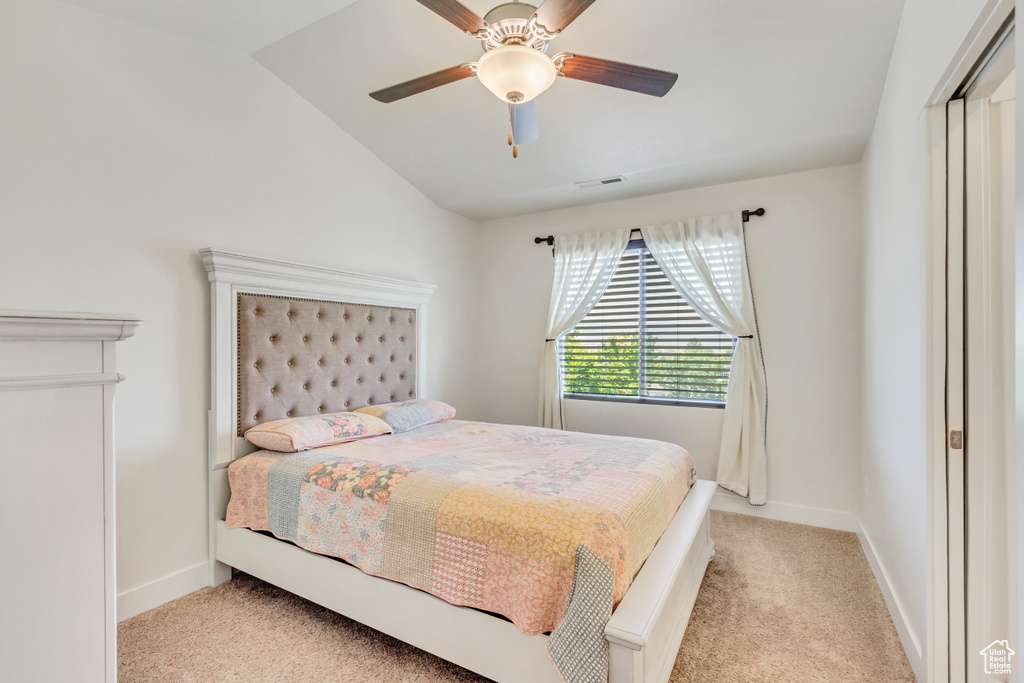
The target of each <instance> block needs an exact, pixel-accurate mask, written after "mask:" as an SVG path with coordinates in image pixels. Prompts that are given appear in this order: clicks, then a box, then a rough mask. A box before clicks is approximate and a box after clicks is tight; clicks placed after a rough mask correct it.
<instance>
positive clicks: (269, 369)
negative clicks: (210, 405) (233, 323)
mask: <svg viewBox="0 0 1024 683" xmlns="http://www.w3.org/2000/svg"><path fill="white" fill-rule="evenodd" d="M237 305H238V354H237V355H238V368H237V378H238V380H237V381H238V435H239V436H242V435H243V434H244V433H245V430H247V429H249V428H251V427H254V426H256V425H257V424H261V423H264V422H270V421H273V420H280V419H284V418H288V417H301V416H304V415H316V414H318V413H333V412H339V411H346V410H356V409H357V408H362V407H363V406H366V405H373V404H381V403H390V402H393V401H402V400H406V399H408V398H414V397H415V392H416V311H415V309H408V308H387V307H381V306H367V305H364V304H349V303H342V302H337V301H322V300H317V299H297V298H294V297H282V296H273V295H264V294H239V295H238V300H237Z"/></svg>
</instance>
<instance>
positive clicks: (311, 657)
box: [118, 512, 914, 683]
mask: <svg viewBox="0 0 1024 683" xmlns="http://www.w3.org/2000/svg"><path fill="white" fill-rule="evenodd" d="M711 531H712V537H713V538H714V539H715V549H716V555H715V558H714V560H712V562H711V565H710V566H709V567H708V573H707V575H706V576H705V578H704V583H703V585H702V586H701V591H700V595H699V596H698V598H697V604H696V606H695V608H694V612H693V616H692V617H691V618H690V625H689V627H688V628H687V630H686V636H685V638H684V639H683V645H682V648H681V649H680V651H679V656H678V658H677V659H676V664H675V668H674V670H673V672H672V679H671V680H672V682H673V683H683V682H689V681H702V682H703V681H707V682H719V681H728V682H730V683H732V682H739V681H758V682H760V681H764V682H766V683H767V682H769V681H771V682H773V683H775V682H779V681H783V682H793V683H802V682H804V681H837V682H839V681H842V682H843V683H848V682H853V681H870V682H871V683H881V682H883V681H914V675H913V673H912V672H911V670H910V665H909V663H908V662H907V658H906V656H905V655H904V653H903V649H902V647H901V646H900V642H899V638H898V637H897V635H896V630H895V628H894V627H893V625H892V621H891V620H890V618H889V613H888V612H887V610H886V608H885V603H884V602H883V600H882V595H881V593H880V592H879V589H878V585H877V584H876V583H875V580H874V577H873V576H872V574H871V569H870V568H869V567H868V563H867V560H866V559H865V557H864V553H863V551H862V550H861V548H860V544H859V543H858V541H857V537H856V536H855V535H854V534H850V533H843V532H839V531H828V530H825V529H818V528H814V527H807V526H800V525H797V524H786V523H784V522H774V521H768V520H762V519H757V518H754V517H746V516H743V515H733V514H728V513H719V512H713V513H712V518H711ZM118 638H119V642H118V676H119V680H120V682H121V683H135V682H136V681H138V682H143V681H144V682H146V683H163V682H165V681H167V682H169V681H195V682H197V683H198V682H202V683H206V682H207V681H211V682H212V681H246V682H248V681H252V682H264V681H266V682H274V683H284V682H286V681H296V682H298V681H302V682H303V683H310V682H318V681H338V682H349V681H351V682H357V681H359V682H361V681H368V682H374V683H375V682H381V683H383V682H385V681H400V682H401V683H435V682H440V681H458V682H463V681H465V682H469V681H472V682H474V683H480V682H483V681H484V680H485V679H483V678H481V677H479V676H477V675H475V674H472V673H470V672H468V671H466V670H464V669H460V668H459V667H457V666H454V665H452V664H448V663H447V662H444V661H442V660H440V659H438V658H436V657H434V656H432V655H428V654H426V653H424V652H422V651H420V650H417V649H416V648H414V647H411V646H409V645H405V644H404V643H401V642H399V641H397V640H394V639H393V638H389V637H387V636H384V635H381V634H379V633H377V632H375V631H373V630H371V629H369V628H366V627H365V626H362V625H360V624H357V623H355V622H353V621H350V620H348V619H346V618H344V617H341V616H338V615H337V614H334V613H332V612H330V611H328V610H326V609H323V608H321V607H318V606H316V605H314V604H312V603H309V602H306V601H305V600H302V599H300V598H297V597H295V596H293V595H291V594H289V593H286V592H284V591H282V590H279V589H277V588H274V587H272V586H269V585H267V584H265V583H263V582H261V581H258V580H256V579H253V578H251V577H247V576H239V577H236V578H235V580H233V581H230V582H229V583H226V584H224V585H223V586H220V587H218V588H204V589H203V590H200V591H197V592H196V593H192V594H191V595H187V596H185V597H183V598H181V599H179V600H175V601H174V602H170V603H168V604H166V605H163V606H161V607H158V608H157V609H154V610H152V611H149V612H146V613H145V614H140V615H139V616H137V617H133V618H131V619H127V620H125V621H123V622H121V624H120V626H119V628H118Z"/></svg>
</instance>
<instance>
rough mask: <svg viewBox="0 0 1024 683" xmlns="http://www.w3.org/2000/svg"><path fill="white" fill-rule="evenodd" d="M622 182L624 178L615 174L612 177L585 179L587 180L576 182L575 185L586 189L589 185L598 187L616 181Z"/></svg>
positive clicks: (612, 183) (613, 183) (615, 182)
mask: <svg viewBox="0 0 1024 683" xmlns="http://www.w3.org/2000/svg"><path fill="white" fill-rule="evenodd" d="M624 182H626V178H625V177H624V176H620V175H617V176H615V177H614V178H601V179H600V180H587V181H585V182H582V183H576V186H577V187H579V188H580V189H582V190H586V189H587V188H590V187H600V186H602V185H615V184H617V183H624Z"/></svg>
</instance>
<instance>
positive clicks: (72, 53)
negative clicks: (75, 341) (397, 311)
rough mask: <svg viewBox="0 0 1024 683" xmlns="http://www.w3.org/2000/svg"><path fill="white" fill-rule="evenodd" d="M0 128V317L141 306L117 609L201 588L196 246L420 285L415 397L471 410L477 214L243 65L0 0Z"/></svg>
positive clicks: (202, 451)
mask: <svg viewBox="0 0 1024 683" xmlns="http://www.w3.org/2000/svg"><path fill="white" fill-rule="evenodd" d="M0 121H2V122H3V125H2V126H0V308H40V309H60V310H100V311H113V312H122V313H133V314H138V315H141V316H142V317H144V318H145V323H144V324H143V325H142V327H141V328H140V330H139V332H138V334H137V335H136V337H135V338H133V339H131V340H129V341H126V342H124V343H123V344H120V345H119V350H118V353H119V361H118V366H119V370H120V371H121V372H123V373H124V374H125V375H127V378H128V379H127V381H126V382H125V383H123V384H122V385H121V386H120V387H119V388H118V390H117V400H116V413H117V444H116V446H117V473H116V474H117V497H118V517H117V525H118V550H119V553H118V560H119V561H118V585H119V590H120V592H125V591H128V593H127V595H128V599H127V600H126V601H124V602H126V603H127V605H126V609H127V610H128V611H129V612H130V611H134V610H136V609H140V608H143V607H149V606H153V605H152V604H150V603H152V602H153V601H154V600H155V601H157V602H159V601H160V600H162V599H170V598H172V597H175V596H174V595H173V593H175V592H187V591H189V590H194V589H195V588H198V587H200V586H201V585H203V583H204V582H205V570H203V569H199V570H194V569H193V570H192V571H189V569H190V568H194V567H195V566H196V565H198V564H200V563H203V562H205V561H206V557H207V539H206V523H207V522H206V503H205V498H206V484H205V481H206V467H205V463H206V410H207V407H208V398H207V373H208V359H207V356H208V348H209V347H208V343H209V342H208V338H209V322H208V318H209V307H208V304H207V301H206V299H207V282H206V277H205V273H204V272H203V269H202V266H201V264H200V262H199V259H198V258H197V256H196V254H195V252H196V250H197V249H199V248H201V247H205V246H212V247H220V248H225V249H229V250H241V251H244V252H249V253H253V254H257V255H268V256H277V257H280V258H284V259H291V260H295V261H299V262H310V263H315V264H318V265H325V266H330V267H337V268H343V269H351V270H356V271H359V272H366V273H372V274H379V275H385V276H391V277H398V278H403V279H412V280H418V281H421V282H429V283H433V284H436V285H438V289H437V292H436V294H435V298H434V301H433V302H432V306H431V315H430V318H431V319H430V329H429V335H430V341H429V344H430V348H431V354H432V356H431V358H430V359H429V364H428V368H427V374H428V381H429V383H430V385H431V390H430V393H431V394H432V395H433V396H436V397H438V398H440V399H443V400H445V401H449V402H451V403H452V404H454V405H456V406H458V407H459V408H460V412H461V414H462V415H465V416H467V417H473V416H474V412H473V405H472V402H471V400H470V396H471V395H470V393H469V392H468V391H467V387H469V386H470V385H469V382H468V379H469V375H468V373H469V368H467V365H466V363H464V362H463V359H464V358H466V357H468V356H469V354H470V351H471V347H472V344H471V340H470V338H469V336H468V335H467V334H464V333H463V332H464V331H465V330H468V329H470V328H471V324H472V318H471V312H472V311H473V310H474V309H475V306H476V303H475V294H474V292H475V287H474V286H473V283H474V282H475V265H474V264H475V255H476V249H475V247H476V245H475V242H474V239H475V234H476V230H475V226H474V225H473V224H472V223H471V222H469V221H468V220H466V219H463V218H460V217H457V216H454V215H452V214H450V213H448V212H446V211H442V210H440V209H438V208H437V207H435V206H434V205H433V204H432V203H431V202H430V201H428V200H427V199H426V198H424V197H423V196H422V195H421V194H420V193H419V192H418V191H416V190H415V189H414V188H412V187H411V186H410V185H409V184H408V183H406V182H405V181H404V180H402V179H401V178H400V177H399V176H398V175H397V174H395V173H394V172H393V171H391V170H390V169H389V168H387V167H386V166H385V165H384V164H383V163H382V162H380V161H379V160H378V159H376V158H375V157H374V156H373V155H371V154H370V153H369V152H367V151H366V150H365V149H364V148H363V147H361V146H360V145H359V144H357V143H356V142H355V141H354V140H353V139H352V138H351V137H349V136H348V135H347V134H346V133H344V132H343V131H341V130H340V129H338V127H337V126H335V125H334V124H333V123H331V122H330V121H329V120H328V119H327V118H325V117H324V116H323V115H322V114H320V112H318V111H317V110H315V109H314V108H313V107H312V106H311V105H309V104H308V103H307V102H305V101H304V100H303V99H301V98H300V97H299V96H298V95H296V94H295V93H294V92H292V91H291V90H290V89H289V88H288V87H287V86H285V85H284V84H282V83H281V82H280V81H279V80H278V79H277V78H275V77H274V76H272V75H271V74H270V73H268V72H267V71H265V70H264V68H263V67H261V66H260V65H259V64H257V63H256V62H255V61H254V60H252V59H251V58H249V57H248V56H246V55H243V54H240V53H236V52H231V51H228V50H226V49H221V48H216V47H212V46H209V45H205V44H202V43H198V42H194V41H191V40H188V39H185V38H181V37H176V36H172V35H170V34H166V33H162V32H160V31H157V30H153V29H148V28H142V27H139V26H136V25H132V24H128V23H125V22H121V21H119V20H116V19H111V18H107V17H104V16H101V15H98V14H93V13H90V12H87V11H83V10H78V9H74V8H71V7H69V6H66V5H62V4H58V3H53V2H49V1H48V0H5V1H4V2H3V3H0ZM54 419H60V415H59V409H58V410H55V414H54ZM31 455H32V454H20V455H18V456H17V457H31ZM7 456H8V457H15V456H14V454H7ZM40 466H41V467H43V468H45V463H40ZM61 476H74V473H73V472H71V473H62V474H61ZM26 485H28V483H27V482H26ZM53 502H54V504H55V505H60V503H61V501H53ZM67 514H74V511H73V510H69V511H67ZM167 576H172V577H176V578H172V579H171V580H170V581H169V582H168V583H165V584H158V585H155V586H149V587H146V585H147V584H149V583H150V582H153V581H156V580H158V579H161V578H163V577H167ZM197 580H198V584H197V583H196V581H197ZM140 587H143V588H141V590H140V591H133V589H138V588H140Z"/></svg>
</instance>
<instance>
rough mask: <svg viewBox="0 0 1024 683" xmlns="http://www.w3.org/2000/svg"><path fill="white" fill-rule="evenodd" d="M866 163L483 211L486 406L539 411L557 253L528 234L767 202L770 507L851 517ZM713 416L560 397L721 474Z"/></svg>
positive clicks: (592, 422) (614, 430)
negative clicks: (519, 212) (506, 213)
mask: <svg viewBox="0 0 1024 683" xmlns="http://www.w3.org/2000/svg"><path fill="white" fill-rule="evenodd" d="M860 173H861V172H860V168H859V167H858V166H843V167H838V168H830V169H825V170H819V171H810V172H806V173H797V174H793V175H785V176H777V177H773V178H765V179H761V180H753V181H746V182H740V183H734V184H729V185H721V186H717V187H708V188H702V189H699V190H688V191H683V192H674V193H668V194H661V195H656V196H652V197H643V198H638V199H628V200H623V201H616V202H610V203H605V204H597V205H591V206H588V207H580V208H574V209H566V210H561V211H553V212H548V213H541V214H536V215H531V216H523V217H519V218H510V219H504V220H496V221H491V222H488V223H485V224H483V227H482V232H481V235H480V240H481V253H482V254H483V257H482V260H483V262H484V264H485V268H484V273H483V284H482V287H481V295H482V297H483V299H482V303H483V311H482V316H483V317H482V321H481V322H482V324H483V329H484V330H485V333H484V334H485V337H484V340H483V341H482V343H481V344H480V348H481V349H482V350H483V351H484V354H483V356H482V357H481V358H480V361H479V363H478V365H479V367H478V380H477V382H478V385H479V386H480V387H481V388H482V391H481V393H480V398H479V408H480V410H481V412H482V413H483V415H484V417H485V418H486V419H488V420H491V421H497V422H510V423H521V424H537V421H538V417H539V416H538V386H539V382H540V379H539V367H540V352H541V349H542V347H543V341H544V332H545V330H544V324H545V321H546V317H547V308H548V299H549V296H550V291H551V278H552V264H551V248H550V247H548V246H547V245H540V246H538V245H536V244H534V242H533V238H534V237H535V236H546V235H549V234H554V233H571V232H585V231H592V230H602V229H609V228H619V227H631V226H640V225H644V224H647V223H654V222H659V221H671V220H678V219H681V218H684V217H688V216H698V215H704V214H713V213H724V212H729V211H737V210H740V209H753V208H757V207H759V206H763V207H765V209H766V210H767V215H766V216H765V217H763V218H754V219H752V222H751V223H749V224H748V231H747V235H748V248H749V254H750V267H751V271H752V274H751V275H752V281H753V287H754V294H755V298H756V302H757V312H758V319H759V322H760V328H761V334H762V337H763V344H764V355H765V361H766V364H767V373H768V393H769V426H768V500H769V507H770V508H772V507H774V508H776V510H775V512H777V513H779V514H782V515H785V514H789V515H790V516H791V517H792V516H793V515H796V516H797V517H799V515H800V514H801V513H809V514H810V516H804V517H799V518H800V519H801V521H808V522H811V521H812V520H818V521H819V522H822V523H829V524H830V525H836V526H843V525H849V524H851V520H852V519H853V516H854V515H855V514H856V511H857V504H858V500H859V485H858V481H859V476H860V473H859V460H860V422H861V420H860V409H861V401H860V375H859V367H860V314H861V298H860V291H861V280H860V278H861V257H860V249H861V237H860V230H861V185H860ZM588 191H591V192H599V191H600V190H588ZM721 419H722V411H721V410H714V409H708V408H690V407H677V406H651V405H631V404H623V403H603V402H594V401H568V402H567V406H566V420H567V423H568V428H569V429H573V430H579V431H591V432H603V433H608V434H625V435H632V436H643V437H650V438H656V439H662V440H666V441H672V442H675V443H678V444H680V445H682V446H684V447H685V448H687V449H688V450H689V451H690V452H691V454H692V455H693V457H694V460H695V462H696V465H697V471H698V476H700V477H701V478H705V479H714V478H715V473H716V470H717V459H718V445H719V435H720V431H721ZM743 505H744V506H745V507H746V509H747V510H749V511H755V509H753V508H750V507H749V506H746V504H745V503H744V504H743ZM803 508H812V509H813V510H810V511H807V510H803ZM822 510H825V511H828V512H825V513H821V512H820V511H822Z"/></svg>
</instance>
